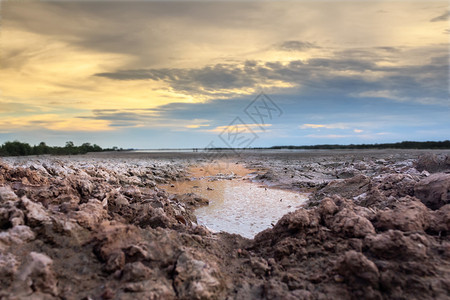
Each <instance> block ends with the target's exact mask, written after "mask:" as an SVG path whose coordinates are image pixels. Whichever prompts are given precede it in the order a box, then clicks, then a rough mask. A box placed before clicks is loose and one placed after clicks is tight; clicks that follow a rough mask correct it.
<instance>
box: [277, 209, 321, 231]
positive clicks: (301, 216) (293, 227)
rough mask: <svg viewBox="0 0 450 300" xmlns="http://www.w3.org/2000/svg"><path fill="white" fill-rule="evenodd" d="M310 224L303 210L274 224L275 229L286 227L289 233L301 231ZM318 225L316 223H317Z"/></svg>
mask: <svg viewBox="0 0 450 300" xmlns="http://www.w3.org/2000/svg"><path fill="white" fill-rule="evenodd" d="M310 223H311V219H310V214H309V212H308V211H307V210H305V209H298V210H296V211H294V212H291V213H288V214H286V215H284V216H283V217H282V218H281V219H280V220H279V221H278V223H277V224H276V227H280V226H281V227H286V228H287V229H288V230H289V231H297V230H301V229H303V228H305V227H307V226H309V225H310ZM317 224H318V222H317Z"/></svg>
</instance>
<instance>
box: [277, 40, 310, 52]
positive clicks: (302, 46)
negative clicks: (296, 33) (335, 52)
mask: <svg viewBox="0 0 450 300" xmlns="http://www.w3.org/2000/svg"><path fill="white" fill-rule="evenodd" d="M311 48H319V47H318V46H316V45H315V44H313V43H310V42H302V41H286V42H283V43H281V44H280V45H279V46H278V49H279V50H282V51H305V50H308V49H311Z"/></svg>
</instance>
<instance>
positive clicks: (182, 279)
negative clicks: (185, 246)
mask: <svg viewBox="0 0 450 300" xmlns="http://www.w3.org/2000/svg"><path fill="white" fill-rule="evenodd" d="M219 276H220V273H219V272H218V271H217V270H216V269H215V268H214V267H213V266H211V265H209V264H207V263H205V262H203V261H201V260H196V259H194V258H193V257H192V256H191V255H190V254H188V253H186V252H183V253H182V254H181V255H180V256H179V257H178V260H177V263H176V267H175V279H174V288H175V290H176V291H177V295H178V296H179V297H180V298H182V299H220V298H221V294H222V292H223V290H224V286H223V284H222V283H221V281H220V280H219V278H218V277H219Z"/></svg>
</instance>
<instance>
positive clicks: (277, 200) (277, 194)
mask: <svg viewBox="0 0 450 300" xmlns="http://www.w3.org/2000/svg"><path fill="white" fill-rule="evenodd" d="M189 171H190V174H192V177H193V179H194V180H192V181H185V182H183V183H182V184H177V185H175V186H173V187H171V186H167V185H166V186H163V188H165V189H166V190H167V191H168V192H170V193H176V194H184V193H195V194H197V195H199V196H201V197H204V198H207V199H209V205H208V206H204V207H201V208H198V209H196V210H195V215H196V216H197V221H198V223H199V224H201V225H205V226H207V227H208V228H209V229H211V230H212V231H215V232H219V231H226V232H229V233H237V234H240V235H242V236H244V237H247V238H253V237H254V236H255V235H256V234H257V233H258V232H261V231H263V230H264V229H267V228H270V227H272V224H275V223H276V222H277V221H278V220H279V219H280V218H281V217H282V216H283V215H285V214H286V213H288V212H291V211H294V210H296V209H298V208H299V207H300V206H301V205H302V204H303V203H304V202H305V201H306V200H307V194H305V193H298V192H294V191H286V190H279V189H271V188H268V187H265V186H263V185H261V184H258V183H254V182H251V178H252V177H253V176H254V175H255V170H249V169H246V168H245V167H243V166H242V165H237V164H236V165H234V164H233V165H231V164H230V165H227V168H226V169H224V168H223V166H222V167H218V168H217V169H216V168H215V167H214V166H210V165H209V166H206V167H195V168H191V169H190V170H189ZM256 172H257V171H256ZM218 178H219V179H218Z"/></svg>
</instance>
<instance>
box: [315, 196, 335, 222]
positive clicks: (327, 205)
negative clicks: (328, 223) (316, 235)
mask: <svg viewBox="0 0 450 300" xmlns="http://www.w3.org/2000/svg"><path fill="white" fill-rule="evenodd" d="M337 211H338V207H337V206H336V204H335V203H334V201H333V200H332V199H330V198H325V199H323V200H322V202H321V203H320V205H319V208H318V212H319V214H320V216H321V217H322V219H326V218H327V217H329V216H332V215H334V214H335V213H336V212H337Z"/></svg>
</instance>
